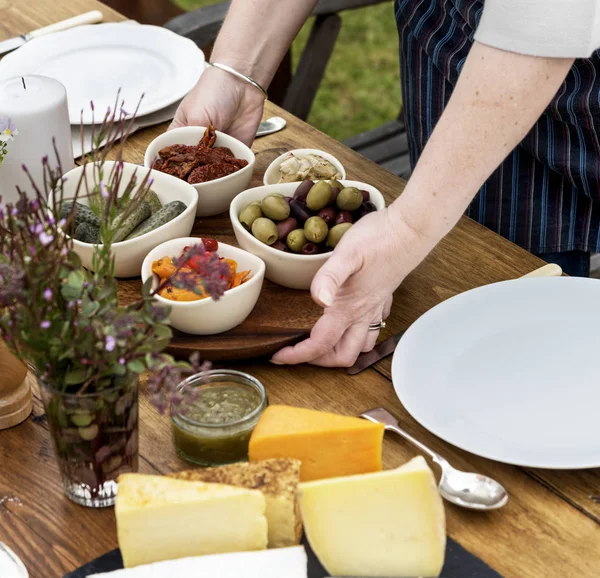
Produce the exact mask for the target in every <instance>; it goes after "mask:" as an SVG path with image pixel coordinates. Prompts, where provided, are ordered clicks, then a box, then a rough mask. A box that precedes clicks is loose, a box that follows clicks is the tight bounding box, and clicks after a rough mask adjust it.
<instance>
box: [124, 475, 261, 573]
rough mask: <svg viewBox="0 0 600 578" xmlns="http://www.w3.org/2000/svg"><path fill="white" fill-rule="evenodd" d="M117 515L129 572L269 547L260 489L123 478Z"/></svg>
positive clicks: (151, 477) (125, 561)
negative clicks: (151, 565) (155, 564)
mask: <svg viewBox="0 0 600 578" xmlns="http://www.w3.org/2000/svg"><path fill="white" fill-rule="evenodd" d="M115 515H116V518H117V537H118V540H119V547H120V548H121V554H122V556H123V564H124V566H125V568H130V567H132V566H138V565H139V564H149V563H151V562H158V561H161V560H171V559H173V558H184V557H188V556H201V555H204V554H220V553H225V552H241V551H246V550H262V549H265V548H266V547H267V520H266V518H265V498H264V496H263V495H262V493H261V492H259V491H258V490H247V489H243V488H235V487H233V486H225V485H221V484H206V483H204V482H186V481H182V480H174V479H172V478H167V477H164V476H146V475H142V474H124V475H122V476H119V492H118V494H117V500H116V504H115Z"/></svg>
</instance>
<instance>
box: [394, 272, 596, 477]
mask: <svg viewBox="0 0 600 578" xmlns="http://www.w3.org/2000/svg"><path fill="white" fill-rule="evenodd" d="M392 379H393V382H394V388H395V390H396V393H397V395H398V397H399V398H400V401H401V402H402V404H403V405H404V407H405V408H406V409H407V411H408V412H409V413H410V414H411V415H412V416H413V417H414V418H415V419H416V420H417V421H418V422H419V423H420V424H421V425H423V426H424V427H425V428H427V429H428V430H429V431H431V432H433V433H434V434H436V435H437V436H439V437H440V438H442V439H444V440H445V441H447V442H449V443H451V444H453V445H455V446H457V447H459V448H462V449H464V450H467V451H469V452H472V453H474V454H477V455H480V456H483V457H486V458H490V459H493V460H497V461H500V462H506V463H510V464H515V465H521V466H529V467H539V468H553V469H579V468H593V467H600V281H598V280H594V279H580V278H579V279H578V278H566V277H564V278H544V279H523V280H515V281H507V282H503V283H497V284H494V285H488V286H485V287H481V288H479V289H474V290H472V291H468V292H466V293H463V294H461V295H458V296H456V297H453V298H452V299H449V300H447V301H445V302H443V303H441V304H439V305H437V306H436V307H434V308H433V309H431V310H430V311H428V312H427V313H425V315H423V316H422V317H421V318H420V319H418V320H417V321H416V322H415V323H414V324H413V325H412V326H411V327H410V329H409V330H408V331H407V332H406V334H405V335H404V336H403V337H402V339H401V340H400V342H399V344H398V347H397V349H396V352H395V354H394V359H393V362H392Z"/></svg>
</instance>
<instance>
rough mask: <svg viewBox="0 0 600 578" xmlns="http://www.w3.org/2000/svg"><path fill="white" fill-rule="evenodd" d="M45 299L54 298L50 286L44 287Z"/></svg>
mask: <svg viewBox="0 0 600 578" xmlns="http://www.w3.org/2000/svg"><path fill="white" fill-rule="evenodd" d="M43 295H44V299H45V300H46V301H51V300H52V289H50V288H48V289H44V293H43Z"/></svg>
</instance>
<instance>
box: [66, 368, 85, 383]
mask: <svg viewBox="0 0 600 578" xmlns="http://www.w3.org/2000/svg"><path fill="white" fill-rule="evenodd" d="M86 376H87V370H85V369H71V370H70V371H68V372H67V373H66V375H65V385H77V384H78V383H83V382H84V381H85V378H86Z"/></svg>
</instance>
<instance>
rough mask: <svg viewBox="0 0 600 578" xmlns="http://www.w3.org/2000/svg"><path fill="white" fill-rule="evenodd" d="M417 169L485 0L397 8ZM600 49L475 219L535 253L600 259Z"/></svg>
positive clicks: (506, 166)
mask: <svg viewBox="0 0 600 578" xmlns="http://www.w3.org/2000/svg"><path fill="white" fill-rule="evenodd" d="M395 10H396V20H397V23H398V31H399V34H400V63H401V64H400V66H401V73H402V74H401V76H402V95H403V103H404V114H405V122H406V130H407V133H408V141H409V148H410V155H411V164H412V165H413V167H414V165H415V164H416V161H417V160H418V158H419V155H420V153H421V151H422V150H423V147H424V146H425V143H426V142H427V140H428V138H429V136H430V135H431V132H432V131H433V128H434V127H435V124H436V122H437V121H438V119H439V117H440V115H441V114H442V111H443V110H444V107H445V105H446V103H447V102H448V99H449V98H450V95H451V93H452V88H453V86H454V85H455V84H456V81H457V79H458V76H459V74H460V71H461V69H462V66H463V65H464V62H465V59H466V57H467V54H468V52H469V49H470V47H471V45H472V43H473V35H474V33H475V30H476V28H477V25H478V23H479V19H480V17H481V13H482V10H483V2H482V0H396V3H395ZM599 138H600V51H597V52H596V53H595V54H594V55H593V56H592V57H591V58H590V59H585V60H584V59H581V60H577V61H576V63H575V65H574V66H573V68H572V70H571V71H570V73H569V75H568V76H567V78H566V80H565V82H564V83H563V85H562V86H561V88H560V90H559V91H558V93H557V95H556V96H555V98H554V99H553V101H552V103H551V104H550V106H549V107H548V108H547V109H546V111H545V112H544V114H543V115H542V116H541V117H540V119H539V120H538V122H537V123H536V124H535V126H534V127H533V129H532V130H531V131H530V133H529V134H528V135H527V136H526V137H525V138H524V139H523V141H522V142H521V143H520V144H519V145H518V146H517V147H516V148H515V150H514V151H512V153H511V154H510V155H508V157H507V158H506V160H505V161H504V162H503V163H502V165H501V166H500V167H499V168H498V169H497V170H496V171H495V172H494V173H493V174H492V175H491V177H490V178H489V179H488V181H487V182H486V183H485V185H484V186H483V187H482V189H481V190H480V191H479V193H478V195H477V197H476V198H475V199H474V201H473V203H472V204H471V205H470V207H469V209H468V211H467V214H468V215H469V216H470V217H472V218H473V219H475V220H476V221H479V222H480V223H482V224H483V225H486V226H487V227H489V228H490V229H492V230H494V231H496V232H497V233H499V234H500V235H502V236H504V237H506V238H508V239H510V240H511V241H513V242H514V243H517V244H518V245H520V246H521V247H524V248H525V249H527V250H529V251H532V252H534V253H553V252H562V251H571V250H582V251H590V252H600V143H599Z"/></svg>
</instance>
